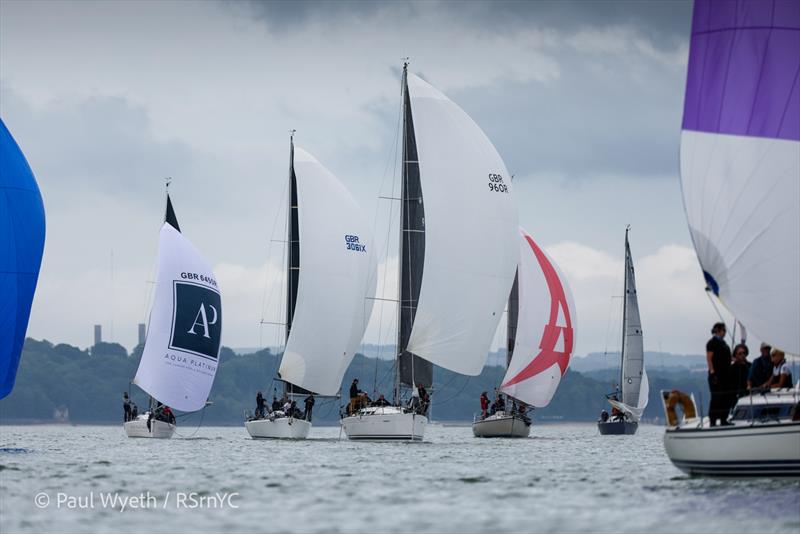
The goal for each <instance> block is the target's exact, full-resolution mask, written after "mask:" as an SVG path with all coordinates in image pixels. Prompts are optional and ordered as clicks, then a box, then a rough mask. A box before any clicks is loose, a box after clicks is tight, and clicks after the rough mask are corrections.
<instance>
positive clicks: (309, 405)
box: [303, 393, 315, 421]
mask: <svg viewBox="0 0 800 534" xmlns="http://www.w3.org/2000/svg"><path fill="white" fill-rule="evenodd" d="M314 402H315V401H314V394H313V393H311V394H310V395H309V396H308V397H306V400H304V401H303V403H304V404H305V405H306V411H305V413H304V414H303V417H304V418H305V420H306V421H311V413H312V412H313V411H314Z"/></svg>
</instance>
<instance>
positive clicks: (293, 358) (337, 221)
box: [279, 147, 376, 395]
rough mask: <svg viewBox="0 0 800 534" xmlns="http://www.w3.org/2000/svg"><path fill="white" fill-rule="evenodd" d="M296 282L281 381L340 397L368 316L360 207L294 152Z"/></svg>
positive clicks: (371, 285) (367, 264) (368, 273)
mask: <svg viewBox="0 0 800 534" xmlns="http://www.w3.org/2000/svg"><path fill="white" fill-rule="evenodd" d="M294 170H295V175H296V176H297V205H298V217H299V226H300V235H299V241H300V277H299V282H298V288H297V304H296V307H295V312H294V318H293V320H292V329H291V333H290V334H289V339H288V340H287V342H286V350H285V351H284V354H283V360H282V361H281V367H280V371H279V372H280V375H281V378H282V379H283V380H286V381H287V382H290V383H292V384H294V385H296V386H299V387H302V388H304V389H307V390H309V391H313V392H315V393H319V394H322V395H335V394H337V393H338V392H339V390H340V387H341V383H342V377H343V376H344V373H345V371H346V370H347V366H348V365H350V362H351V361H352V359H353V356H355V352H356V350H357V349H358V346H359V344H360V343H361V338H362V337H363V335H364V330H365V329H366V326H367V321H368V319H369V316H370V313H371V312H372V303H373V301H372V297H373V296H374V293H375V281H376V278H375V276H374V270H375V264H374V258H375V256H374V254H373V250H372V243H373V241H372V235H371V231H370V226H369V223H368V221H367V217H366V216H365V214H364V212H363V210H362V209H361V206H359V205H358V203H357V202H356V200H355V199H354V198H353V197H352V195H351V194H350V192H349V191H348V190H347V189H346V188H345V187H344V186H343V185H342V183H341V182H339V180H337V179H336V177H335V176H334V175H333V174H332V173H331V172H330V171H328V169H326V168H325V167H323V166H322V164H320V163H319V162H318V161H317V160H316V159H315V158H314V157H313V156H311V155H310V154H309V153H308V152H306V151H304V150H303V149H301V148H299V147H295V148H294Z"/></svg>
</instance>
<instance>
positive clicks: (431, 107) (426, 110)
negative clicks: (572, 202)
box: [404, 73, 518, 375]
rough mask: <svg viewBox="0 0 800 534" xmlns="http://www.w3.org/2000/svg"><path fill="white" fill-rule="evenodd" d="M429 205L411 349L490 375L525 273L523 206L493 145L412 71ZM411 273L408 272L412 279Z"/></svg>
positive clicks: (439, 361) (437, 360) (442, 362)
mask: <svg viewBox="0 0 800 534" xmlns="http://www.w3.org/2000/svg"><path fill="white" fill-rule="evenodd" d="M407 80H408V93H409V96H410V106H411V108H412V110H413V120H414V126H413V128H414V135H415V140H416V148H417V153H418V163H419V175H420V184H421V193H422V202H424V206H425V210H424V220H423V227H424V235H425V242H424V263H423V271H422V283H421V287H420V294H419V301H418V303H417V308H416V312H415V316H414V323H413V326H412V328H411V334H410V338H409V341H408V346H407V347H406V348H407V350H408V351H409V352H411V353H414V354H416V355H418V356H420V357H422V358H425V359H426V360H428V361H430V362H432V363H434V364H436V365H440V366H442V367H445V368H447V369H450V370H452V371H455V372H458V373H462V374H467V375H477V374H479V373H480V372H481V369H482V368H483V365H484V363H485V362H486V357H487V354H488V351H489V347H490V345H491V342H492V339H493V337H494V333H495V331H496V330H497V325H498V322H499V321H500V318H501V316H502V314H503V309H504V308H505V301H506V299H507V298H508V294H509V291H510V289H511V285H512V283H513V281H514V271H515V269H516V266H517V256H518V245H517V208H516V205H515V203H514V200H513V197H512V195H511V180H510V175H509V174H508V171H507V170H506V166H505V164H504V163H503V160H502V159H501V158H500V155H499V154H498V153H497V150H496V149H495V147H494V145H492V143H491V141H489V139H488V138H487V137H486V135H485V134H484V133H483V131H482V130H481V129H480V128H479V127H478V125H477V124H475V122H474V121H473V120H472V119H471V118H470V117H469V116H468V115H467V114H466V113H464V111H463V110H462V109H461V108H459V107H458V106H457V105H456V104H454V103H453V102H452V101H450V100H449V99H448V98H447V97H446V96H444V95H443V94H442V93H440V92H439V91H438V90H436V89H434V88H433V87H432V86H430V85H429V84H428V83H426V82H424V81H423V80H421V79H420V78H418V77H417V76H414V75H413V74H410V73H409V74H408V77H407ZM404 275H405V274H404Z"/></svg>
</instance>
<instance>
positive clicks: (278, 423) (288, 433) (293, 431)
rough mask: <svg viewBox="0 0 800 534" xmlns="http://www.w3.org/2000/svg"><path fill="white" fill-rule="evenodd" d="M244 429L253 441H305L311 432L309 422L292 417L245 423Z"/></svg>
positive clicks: (255, 420)
mask: <svg viewBox="0 0 800 534" xmlns="http://www.w3.org/2000/svg"><path fill="white" fill-rule="evenodd" d="M244 427H245V428H246V429H247V433H248V434H250V437H251V438H253V439H306V438H307V437H308V433H309V432H310V431H311V422H309V421H305V420H303V419H296V418H294V417H277V418H275V419H272V420H270V419H254V420H252V421H246V422H245V424H244Z"/></svg>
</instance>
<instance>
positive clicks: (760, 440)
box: [664, 421, 800, 477]
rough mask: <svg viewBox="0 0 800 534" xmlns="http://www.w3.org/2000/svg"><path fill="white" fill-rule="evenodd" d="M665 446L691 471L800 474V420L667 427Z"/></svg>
mask: <svg viewBox="0 0 800 534" xmlns="http://www.w3.org/2000/svg"><path fill="white" fill-rule="evenodd" d="M664 449H665V450H666V452H667V456H669V459H670V461H672V463H673V464H675V467H677V468H678V469H680V470H681V471H683V472H684V473H687V474H689V475H700V476H703V475H705V476H732V477H749V476H770V477H772V476H794V477H800V421H798V422H786V423H774V424H757V425H732V426H716V427H703V428H674V429H667V431H666V432H665V433H664Z"/></svg>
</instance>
